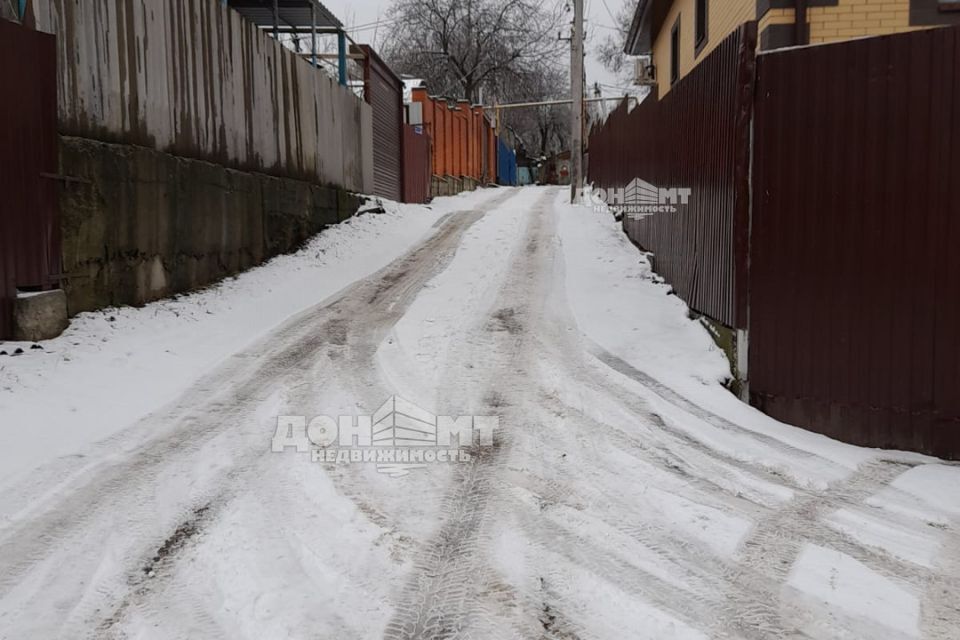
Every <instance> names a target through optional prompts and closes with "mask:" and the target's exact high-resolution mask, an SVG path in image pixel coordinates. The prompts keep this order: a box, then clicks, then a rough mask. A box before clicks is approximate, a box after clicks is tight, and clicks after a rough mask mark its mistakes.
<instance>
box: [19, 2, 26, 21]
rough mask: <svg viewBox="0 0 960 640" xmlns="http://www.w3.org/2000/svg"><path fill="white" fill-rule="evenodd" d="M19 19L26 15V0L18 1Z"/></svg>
mask: <svg viewBox="0 0 960 640" xmlns="http://www.w3.org/2000/svg"><path fill="white" fill-rule="evenodd" d="M19 4H20V19H21V20H23V16H25V15H26V14H27V0H20V3H19Z"/></svg>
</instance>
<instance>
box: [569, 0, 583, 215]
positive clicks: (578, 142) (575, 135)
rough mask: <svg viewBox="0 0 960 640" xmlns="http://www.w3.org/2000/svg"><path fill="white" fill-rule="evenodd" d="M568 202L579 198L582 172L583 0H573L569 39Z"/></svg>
mask: <svg viewBox="0 0 960 640" xmlns="http://www.w3.org/2000/svg"><path fill="white" fill-rule="evenodd" d="M570 93H571V95H570V98H571V100H572V101H573V103H572V104H571V105H570V111H571V113H572V118H571V123H570V126H571V131H570V202H571V203H576V202H577V200H578V198H579V192H580V185H581V183H582V172H583V165H582V163H583V0H573V37H572V38H571V39H570Z"/></svg>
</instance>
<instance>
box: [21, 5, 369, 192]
mask: <svg viewBox="0 0 960 640" xmlns="http://www.w3.org/2000/svg"><path fill="white" fill-rule="evenodd" d="M30 11H31V12H32V13H33V14H35V15H36V23H37V29H39V30H41V31H45V32H49V33H54V34H55V35H56V36H57V53H58V60H57V63H58V65H59V73H58V78H57V89H58V99H59V117H58V120H59V128H60V133H62V134H66V135H74V136H79V137H84V138H92V139H95V140H103V141H105V142H117V143H121V144H135V145H140V146H144V147H148V148H151V149H156V150H158V151H163V152H167V153H171V154H174V155H178V156H183V157H185V158H196V159H200V160H208V161H210V162H214V163H217V164H221V165H224V166H227V167H231V168H234V169H240V170H243V171H256V172H263V173H268V174H271V175H276V176H281V177H288V178H296V179H300V180H306V181H310V182H320V183H325V184H335V185H340V186H342V187H344V188H346V189H349V190H351V191H356V192H366V191H368V190H369V189H370V188H372V181H373V177H372V175H369V173H368V172H367V168H368V166H367V165H365V161H366V158H367V150H368V148H367V147H366V144H365V141H367V140H369V131H368V130H367V128H366V127H367V125H368V123H369V120H368V118H369V110H370V108H369V107H368V106H367V105H366V104H364V103H363V101H362V100H360V99H358V98H357V97H356V96H355V95H354V94H353V92H352V90H350V89H349V88H347V87H341V86H339V85H338V84H337V81H336V80H335V79H334V78H332V77H330V75H329V74H327V73H325V72H323V71H319V70H317V69H315V68H313V67H312V66H311V65H310V63H309V62H308V61H307V60H304V59H301V57H300V56H298V55H297V54H296V53H294V52H293V51H290V50H289V49H287V48H286V47H284V46H282V45H281V44H279V43H276V42H274V41H273V40H272V39H271V38H270V37H269V36H267V35H266V34H264V33H261V31H260V30H259V29H258V28H257V27H256V26H255V25H254V24H252V23H250V22H248V21H247V20H245V19H244V18H243V17H242V16H241V15H240V14H239V13H237V12H236V11H233V10H231V9H228V8H226V7H224V6H223V5H222V4H221V3H220V2H219V0H178V1H177V2H156V1H155V0H124V1H123V2H118V1H117V0H83V1H82V2H78V1H77V0H34V1H33V2H32V7H31V9H30Z"/></svg>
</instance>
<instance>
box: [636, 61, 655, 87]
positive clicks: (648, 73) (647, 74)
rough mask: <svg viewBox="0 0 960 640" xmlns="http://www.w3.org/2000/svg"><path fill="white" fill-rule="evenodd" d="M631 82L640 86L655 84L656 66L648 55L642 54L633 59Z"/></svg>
mask: <svg viewBox="0 0 960 640" xmlns="http://www.w3.org/2000/svg"><path fill="white" fill-rule="evenodd" d="M633 63H634V65H635V67H634V76H633V83H634V84H636V85H640V86H641V87H644V86H650V85H654V84H657V68H656V67H655V66H654V65H653V60H652V59H651V58H650V56H642V57H640V58H637V59H636V60H634V61H633Z"/></svg>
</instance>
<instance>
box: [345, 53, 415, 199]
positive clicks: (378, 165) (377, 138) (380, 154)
mask: <svg viewBox="0 0 960 640" xmlns="http://www.w3.org/2000/svg"><path fill="white" fill-rule="evenodd" d="M353 49H354V50H359V51H361V52H362V53H363V54H364V56H365V62H364V85H365V94H366V100H367V102H368V103H370V106H371V107H373V192H374V194H376V195H378V196H382V197H384V198H390V199H391V200H397V201H399V200H400V199H401V198H402V197H403V81H401V80H400V78H398V77H397V75H396V74H395V73H394V72H393V71H392V70H391V69H390V67H388V66H387V64H386V63H385V62H384V61H383V60H381V59H380V56H378V55H377V53H376V52H375V51H374V50H373V49H371V48H370V47H369V46H367V45H360V46H359V47H354V48H353Z"/></svg>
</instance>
